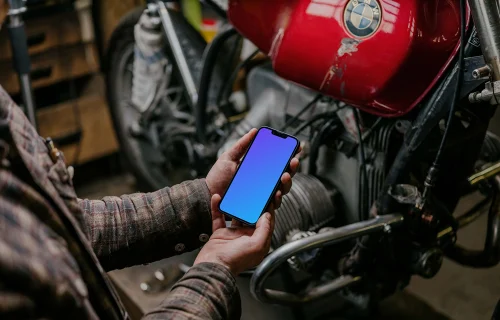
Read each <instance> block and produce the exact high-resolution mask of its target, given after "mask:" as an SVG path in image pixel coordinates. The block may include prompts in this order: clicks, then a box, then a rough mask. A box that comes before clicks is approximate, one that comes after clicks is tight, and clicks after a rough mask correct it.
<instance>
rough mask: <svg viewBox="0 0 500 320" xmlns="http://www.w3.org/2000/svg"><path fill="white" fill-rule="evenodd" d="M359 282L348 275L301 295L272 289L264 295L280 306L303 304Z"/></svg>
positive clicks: (357, 278) (267, 290)
mask: <svg viewBox="0 0 500 320" xmlns="http://www.w3.org/2000/svg"><path fill="white" fill-rule="evenodd" d="M252 279H253V277H252ZM361 280H362V278H361V277H359V276H357V277H353V276H350V275H347V276H340V277H338V278H336V279H335V280H333V281H330V282H327V283H325V284H322V285H320V286H317V287H314V288H312V289H309V290H308V291H306V292H305V293H302V294H293V293H289V292H284V291H279V290H273V289H266V294H267V295H268V296H269V297H272V298H273V299H275V300H274V301H272V302H273V303H280V304H294V303H305V302H310V301H314V300H317V299H319V298H321V297H325V296H327V295H330V294H332V293H335V292H338V291H340V290H342V289H344V288H348V287H350V286H351V285H353V284H355V283H358V282H359V281H361ZM252 293H253V292H252Z"/></svg>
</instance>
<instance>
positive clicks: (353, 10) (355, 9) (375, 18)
mask: <svg viewBox="0 0 500 320" xmlns="http://www.w3.org/2000/svg"><path fill="white" fill-rule="evenodd" d="M381 15H382V12H381V10H380V5H379V3H378V1H377V0H350V1H349V3H348V4H347V7H346V8H345V12H344V23H345V26H346V28H347V31H349V33H350V34H352V35H353V36H355V37H358V38H366V37H369V36H371V35H372V34H374V33H375V31H377V29H378V27H379V26H380V21H381V20H382V19H381Z"/></svg>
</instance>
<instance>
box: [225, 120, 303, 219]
mask: <svg viewBox="0 0 500 320" xmlns="http://www.w3.org/2000/svg"><path fill="white" fill-rule="evenodd" d="M296 146H297V140H296V139H294V138H292V137H286V138H284V137H279V136H277V135H274V134H273V133H272V130H271V129H268V128H261V129H260V130H259V132H258V133H257V136H256V137H255V140H254V141H253V143H252V145H251V146H250V149H249V150H248V152H247V154H246V156H245V158H244V159H243V162H242V163H241V164H240V167H239V169H238V172H237V173H236V175H235V177H234V179H233V181H232V183H231V185H230V186H229V189H228V190H227V191H226V194H225V195H224V198H223V199H222V202H221V203H220V206H219V208H220V209H221V210H222V211H223V212H225V213H228V214H230V215H232V216H234V217H236V218H238V219H240V220H243V221H245V222H248V223H250V224H254V223H256V222H257V220H258V219H259V217H260V215H261V214H262V213H263V211H264V209H265V206H266V204H267V201H268V200H269V197H270V196H271V194H272V192H273V190H274V188H275V187H276V183H277V182H278V181H279V179H280V178H281V174H282V173H283V170H284V169H285V168H286V167H287V165H288V162H289V160H290V157H291V156H292V154H293V152H294V150H295V148H296ZM273 196H274V195H273Z"/></svg>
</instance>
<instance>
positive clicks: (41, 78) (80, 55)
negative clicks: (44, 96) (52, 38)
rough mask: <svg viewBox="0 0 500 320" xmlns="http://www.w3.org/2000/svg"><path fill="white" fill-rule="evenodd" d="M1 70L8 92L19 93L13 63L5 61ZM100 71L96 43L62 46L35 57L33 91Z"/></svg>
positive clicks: (1, 80)
mask: <svg viewBox="0 0 500 320" xmlns="http://www.w3.org/2000/svg"><path fill="white" fill-rule="evenodd" d="M0 70H2V72H1V73H0V83H1V84H2V86H3V87H4V89H5V90H6V91H7V92H9V93H10V94H16V93H18V92H19V83H18V78H17V73H16V72H15V71H14V68H13V66H12V62H11V61H4V62H1V63H0ZM98 70H99V60H98V55H97V50H96V47H95V45H94V44H93V43H87V44H78V45H75V46H71V47H59V48H57V49H54V50H50V51H47V52H44V53H42V54H40V55H36V56H34V57H32V58H31V80H32V84H33V88H40V87H45V86H48V85H50V84H54V83H57V82H60V81H63V80H68V79H71V78H74V77H80V76H83V75H87V74H91V73H94V72H96V71H98Z"/></svg>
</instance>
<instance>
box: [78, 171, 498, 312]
mask: <svg viewBox="0 0 500 320" xmlns="http://www.w3.org/2000/svg"><path fill="white" fill-rule="evenodd" d="M76 174H78V172H77V173H76ZM136 191H137V190H136V189H135V184H134V179H133V178H131V177H130V176H128V175H116V176H112V177H108V178H104V179H101V180H97V181H94V182H93V183H88V184H84V185H82V186H79V187H77V193H78V194H79V196H80V197H85V198H91V199H98V198H100V197H102V196H104V195H121V194H127V193H131V192H136ZM475 201H476V199H475V198H474V197H473V196H472V197H469V198H467V199H463V201H462V203H461V205H460V209H461V210H465V209H467V208H468V207H470V206H471V205H472V204H473V203H474V202H475ZM485 218H486V217H485V216H483V217H482V218H481V219H480V220H478V221H476V222H475V223H473V224H471V225H469V226H468V227H466V228H465V229H463V230H461V231H460V233H459V238H458V242H459V243H460V244H462V245H464V246H467V247H470V248H475V249H479V248H481V247H482V245H483V242H484V232H485V224H486V220H485ZM195 254H196V253H191V254H185V255H182V256H178V257H174V258H171V259H166V260H163V261H160V262H157V263H154V264H150V265H147V266H137V267H133V268H128V269H124V270H118V271H113V272H111V273H110V275H111V277H112V279H113V280H114V281H115V283H116V284H117V286H118V287H119V290H120V291H122V292H125V293H126V294H127V295H129V296H130V297H131V299H132V303H133V304H134V305H135V307H137V308H138V310H136V314H137V315H139V314H140V313H142V312H144V311H146V310H148V309H150V308H152V307H154V306H155V305H156V304H158V303H159V302H160V301H161V300H162V299H163V298H164V297H165V295H166V294H167V293H168V290H167V291H164V292H163V293H160V294H155V295H151V294H150V295H146V294H144V293H143V292H141V290H140V289H139V285H140V282H141V281H144V280H146V279H147V278H149V277H151V275H152V274H153V272H154V270H156V269H158V268H164V267H165V266H169V267H170V270H176V268H177V265H178V263H179V262H181V261H182V262H185V263H189V262H190V261H192V259H193V257H194V256H195ZM167 269H168V268H167ZM238 283H239V287H240V291H241V295H242V303H243V317H242V319H244V320H245V319H248V320H250V319H293V313H294V312H295V311H296V310H294V311H292V310H291V309H289V308H284V307H279V306H272V305H264V304H260V303H258V302H257V301H255V300H254V299H253V298H252V297H251V295H250V293H249V291H248V283H249V279H248V278H240V279H238ZM498 299H500V266H497V267H495V268H492V269H487V270H473V269H469V268H464V267H461V266H459V265H457V264H455V263H453V262H451V261H449V260H445V262H444V264H443V267H442V269H441V270H440V272H439V274H438V275H437V276H436V277H434V278H433V279H430V280H425V279H422V278H419V277H414V278H413V279H412V282H411V284H410V286H409V287H408V288H407V289H406V290H405V291H403V292H401V293H398V294H396V295H395V296H393V297H391V298H389V299H387V300H386V301H384V302H383V303H382V306H381V314H380V316H378V317H377V319H403V318H404V319H424V318H425V319H436V320H437V319H440V320H443V319H455V320H470V319H490V318H491V315H492V312H493V309H494V307H495V304H496V302H497V301H498ZM316 309H317V307H316ZM303 310H304V316H301V317H299V318H304V319H346V317H345V316H342V315H339V314H331V315H328V316H325V315H322V316H320V317H314V316H313V315H312V314H313V313H314V312H311V311H315V310H309V311H308V310H307V308H305V309H303Z"/></svg>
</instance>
